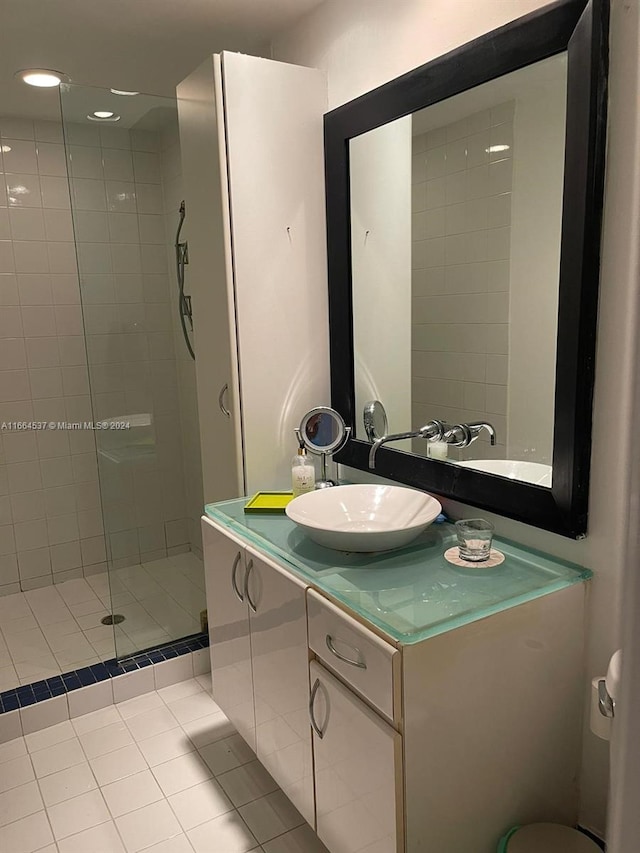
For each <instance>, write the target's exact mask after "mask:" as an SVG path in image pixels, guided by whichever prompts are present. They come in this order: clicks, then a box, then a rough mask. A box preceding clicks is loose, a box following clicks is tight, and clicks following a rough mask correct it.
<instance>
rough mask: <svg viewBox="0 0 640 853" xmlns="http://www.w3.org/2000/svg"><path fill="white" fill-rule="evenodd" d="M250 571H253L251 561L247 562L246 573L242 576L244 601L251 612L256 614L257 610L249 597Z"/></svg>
mask: <svg viewBox="0 0 640 853" xmlns="http://www.w3.org/2000/svg"><path fill="white" fill-rule="evenodd" d="M252 571H253V560H249V563H248V565H247V571H246V573H245V576H244V597H245V600H246V601H247V603H248V604H249V607H250V608H251V609H252V610H253V612H254V613H257V612H258V608H257V607H256V606H255V604H254V603H253V601H251V596H250V595H249V576H250V575H251V572H252Z"/></svg>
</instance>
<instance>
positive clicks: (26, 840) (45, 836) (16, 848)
mask: <svg viewBox="0 0 640 853" xmlns="http://www.w3.org/2000/svg"><path fill="white" fill-rule="evenodd" d="M52 841H53V833H52V832H51V827H50V826H49V821H48V819H47V815H46V813H45V812H43V811H42V812H36V813H35V814H32V815H29V817H25V818H22V820H16V821H14V822H13V823H9V824H7V826H3V827H1V828H0V850H2V851H5V850H6V851H7V852H8V851H11V853H35V851H36V850H40V848H42V847H44V846H45V845H46V844H50V843H51V842H52Z"/></svg>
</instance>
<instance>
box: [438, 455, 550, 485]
mask: <svg viewBox="0 0 640 853" xmlns="http://www.w3.org/2000/svg"><path fill="white" fill-rule="evenodd" d="M449 461H451V460H449ZM456 464H457V465H460V466H462V467H463V468H474V469H475V470H476V471H484V472H485V473H487V474H499V476H500V477H508V478H509V479H510V480H521V481H522V482H523V483H535V484H536V485H537V486H547V487H548V488H550V487H551V475H552V473H553V469H552V467H551V465H543V464H542V463H541V462H520V461H518V460H516V459H467V460H465V461H464V462H457V463H456Z"/></svg>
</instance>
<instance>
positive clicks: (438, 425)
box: [416, 420, 445, 441]
mask: <svg viewBox="0 0 640 853" xmlns="http://www.w3.org/2000/svg"><path fill="white" fill-rule="evenodd" d="M444 430H445V426H444V424H443V423H442V421H437V420H432V421H428V422H427V423H426V424H425V425H424V426H421V427H419V429H418V431H417V432H418V435H417V436H416V437H418V438H425V439H426V440H427V441H442V438H443V436H444Z"/></svg>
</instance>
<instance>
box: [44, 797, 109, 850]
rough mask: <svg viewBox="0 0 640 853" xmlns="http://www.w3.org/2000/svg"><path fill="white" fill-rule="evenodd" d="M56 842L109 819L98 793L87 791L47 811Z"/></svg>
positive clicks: (107, 811) (107, 810)
mask: <svg viewBox="0 0 640 853" xmlns="http://www.w3.org/2000/svg"><path fill="white" fill-rule="evenodd" d="M47 812H48V814H49V820H50V821H51V827H52V829H53V834H54V835H55V837H56V840H58V839H60V838H66V837H67V836H68V835H75V834H76V833H78V832H84V830H85V829H91V827H92V826H97V825H98V824H99V823H105V822H106V821H108V820H110V819H111V815H110V814H109V809H108V808H107V806H106V805H105V802H104V799H103V797H102V794H101V792H100V791H97V790H96V791H89V792H88V793H86V794H81V795H80V796H79V797H73V798H72V799H70V800H65V801H64V802H63V803H58V804H57V805H55V806H50V807H49V808H48V809H47Z"/></svg>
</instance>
